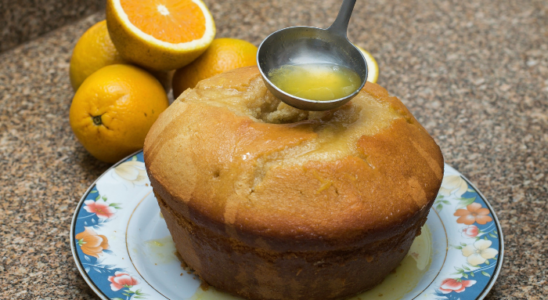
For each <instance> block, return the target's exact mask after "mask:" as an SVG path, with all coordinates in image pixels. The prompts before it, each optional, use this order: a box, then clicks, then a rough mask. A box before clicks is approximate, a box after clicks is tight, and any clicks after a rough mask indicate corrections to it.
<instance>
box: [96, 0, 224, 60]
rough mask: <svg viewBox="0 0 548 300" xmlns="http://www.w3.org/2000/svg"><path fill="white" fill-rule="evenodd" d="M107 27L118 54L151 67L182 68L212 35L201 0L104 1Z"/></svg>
mask: <svg viewBox="0 0 548 300" xmlns="http://www.w3.org/2000/svg"><path fill="white" fill-rule="evenodd" d="M106 16H107V27H108V31H109V34H110V37H111V39H112V42H113V43H114V45H115V46H116V49H117V50H118V52H120V55H121V56H122V57H123V58H124V59H126V60H128V61H130V62H133V63H135V64H138V65H141V66H144V67H147V68H150V69H154V70H173V69H177V68H181V67H183V66H185V65H187V64H188V63H190V62H192V61H193V60H194V59H196V58H197V57H198V56H200V54H202V53H203V52H204V51H205V50H206V49H207V47H208V46H209V45H210V44H211V42H212V41H213V39H214V38H215V22H214V21H213V17H212V16H211V13H210V12H209V10H208V9H207V6H206V5H205V4H204V3H203V2H202V1H200V0H139V1H133V0H107V7H106Z"/></svg>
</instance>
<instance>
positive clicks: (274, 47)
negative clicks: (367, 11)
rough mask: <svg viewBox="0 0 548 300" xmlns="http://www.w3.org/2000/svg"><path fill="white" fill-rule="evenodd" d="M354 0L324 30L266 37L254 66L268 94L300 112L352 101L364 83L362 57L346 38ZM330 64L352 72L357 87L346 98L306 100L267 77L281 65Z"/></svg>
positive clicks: (296, 30)
mask: <svg viewBox="0 0 548 300" xmlns="http://www.w3.org/2000/svg"><path fill="white" fill-rule="evenodd" d="M354 3H355V0H345V1H344V3H343V5H342V7H341V11H340V12H339V15H338V16H337V19H336V20H335V22H334V23H333V25H331V27H329V28H328V29H321V28H317V27H301V26H299V27H288V28H284V29H281V30H278V31H276V32H274V33H272V34H270V35H269V36H268V37H267V38H266V39H264V41H263V42H262V43H261V45H260V46H259V49H258V51H257V65H258V67H259V70H260V72H261V75H262V76H263V79H264V81H265V84H266V86H267V88H268V89H269V90H270V92H271V93H272V94H273V95H274V96H276V97H278V98H279V99H280V100H282V101H283V102H285V103H287V104H288V105H291V106H293V107H296V108H299V109H303V110H330V109H334V108H337V107H339V106H341V105H343V104H345V103H347V102H348V101H350V99H352V98H353V97H354V96H356V94H358V92H359V91H360V90H361V89H362V88H363V86H364V85H365V82H366V81H367V63H366V61H365V58H364V57H363V54H362V53H361V51H360V50H358V48H356V47H355V46H354V45H353V44H352V43H350V41H348V38H347V37H346V30H347V27H348V21H349V20H350V15H351V13H352V9H353V7H354ZM303 64H333V65H339V66H343V67H346V68H349V69H350V70H353V71H354V72H356V73H357V74H358V76H359V78H360V80H361V85H360V87H359V88H358V89H357V90H355V91H354V92H353V93H351V94H350V95H348V96H345V97H342V98H338V99H333V100H329V101H317V100H310V99H305V98H301V97H297V96H295V95H292V94H289V93H287V92H285V91H283V90H281V89H280V88H278V87H277V86H276V85H275V84H273V83H272V81H271V80H270V78H269V73H270V72H271V71H273V70H275V69H278V68H280V67H282V66H284V65H303Z"/></svg>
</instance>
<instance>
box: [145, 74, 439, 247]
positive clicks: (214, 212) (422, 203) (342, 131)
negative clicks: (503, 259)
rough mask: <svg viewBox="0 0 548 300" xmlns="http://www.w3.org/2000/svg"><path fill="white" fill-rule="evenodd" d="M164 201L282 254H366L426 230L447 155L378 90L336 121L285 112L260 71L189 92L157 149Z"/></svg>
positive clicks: (155, 139) (153, 138) (149, 162)
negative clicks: (411, 232)
mask: <svg viewBox="0 0 548 300" xmlns="http://www.w3.org/2000/svg"><path fill="white" fill-rule="evenodd" d="M144 156H145V164H146V167H147V172H148V175H149V178H150V180H151V183H152V186H153V188H154V192H155V193H156V194H157V196H158V197H160V198H161V199H162V200H163V201H164V202H165V204H166V205H167V206H168V207H170V208H171V209H172V210H173V211H175V212H177V214H178V215H180V216H181V217H182V218H185V219H186V220H188V221H189V222H191V223H192V224H195V225H197V226H200V227H204V228H207V229H208V230H210V231H211V232H213V233H215V234H217V235H220V236H222V237H225V238H228V239H236V240H238V241H239V242H242V243H243V244H245V245H248V246H251V247H259V248H262V249H268V250H275V251H310V250H312V251H328V250H337V249H351V248H356V247H362V246H364V245H368V244H371V243H374V242H378V241H382V240H386V239H390V238H392V237H396V236H399V235H402V234H403V233H404V232H406V230H408V229H409V228H411V227H413V228H414V227H416V226H417V224H419V225H422V223H424V221H425V218H426V215H427V212H428V210H429V209H430V207H431V205H432V203H433V201H434V199H435V196H436V194H437V191H438V189H439V186H440V184H441V180H442V176H443V157H442V154H441V151H440V149H439V147H438V146H437V145H436V143H435V142H434V140H433V139H432V138H431V137H430V135H429V134H428V133H427V132H426V130H425V129H424V128H423V127H422V126H421V125H420V124H419V123H418V122H417V120H416V119H415V118H414V117H413V115H412V114H411V113H410V112H409V111H408V110H407V108H406V107H405V106H404V105H403V104H402V103H401V102H400V101H399V100H398V99H397V98H396V97H391V96H390V95H389V94H388V92H387V91H386V90H385V89H384V88H382V87H380V86H379V85H376V84H373V83H369V82H368V83H367V84H366V85H365V87H364V89H363V90H362V91H361V92H360V93H359V94H358V96H356V97H355V98H354V99H353V100H352V101H350V102H349V103H348V104H346V105H344V106H343V107H340V108H338V109H336V110H334V111H330V112H306V111H300V110H297V109H294V108H292V107H289V106H287V105H285V104H284V103H280V102H279V100H278V99H276V98H274V97H273V96H272V95H271V94H270V92H268V91H267V89H266V87H265V86H264V83H263V81H262V78H261V77H260V74H259V72H258V69H257V68H256V67H247V68H241V69H237V70H234V71H231V72H227V73H223V74H221V75H218V76H215V77H213V78H210V79H207V80H204V81H202V82H200V83H199V84H198V85H197V87H196V88H195V89H189V90H187V91H185V92H184V93H183V94H182V95H181V96H180V97H179V98H178V99H177V100H175V102H174V103H173V104H172V105H171V106H170V107H169V108H168V109H167V110H166V111H165V112H163V113H162V115H161V116H160V117H159V118H158V120H157V121H156V123H155V124H154V125H153V127H152V128H151V130H150V132H149V134H148V135H147V137H146V140H145V146H144Z"/></svg>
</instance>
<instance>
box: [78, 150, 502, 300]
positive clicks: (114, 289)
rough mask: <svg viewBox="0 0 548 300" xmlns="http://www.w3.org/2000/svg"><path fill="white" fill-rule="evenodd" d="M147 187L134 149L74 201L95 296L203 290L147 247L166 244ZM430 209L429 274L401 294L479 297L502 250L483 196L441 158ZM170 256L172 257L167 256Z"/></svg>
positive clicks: (85, 272) (188, 295) (83, 262)
mask: <svg viewBox="0 0 548 300" xmlns="http://www.w3.org/2000/svg"><path fill="white" fill-rule="evenodd" d="M151 192H152V188H151V187H150V182H149V180H148V177H147V175H146V169H145V166H144V162H143V153H142V152H137V153H136V154H134V155H131V156H130V157H128V158H126V159H124V160H122V161H121V162H119V163H117V164H116V165H114V166H113V167H112V168H110V169H109V170H107V171H106V172H105V173H104V174H103V175H101V176H100V177H99V178H98V179H97V181H96V182H95V183H94V184H93V185H92V186H91V187H90V188H89V189H88V191H87V192H86V193H85V194H84V196H83V197H82V199H81V201H80V203H79V205H78V206H77V208H76V211H75V214H74V217H73V222H72V227H71V246H72V252H73V256H74V259H75V261H76V265H77V267H78V269H79V270H80V273H81V274H82V276H83V277H84V279H85V280H86V282H87V283H88V284H89V285H90V287H91V288H92V289H93V290H94V291H95V292H96V293H97V295H99V296H100V297H101V298H102V299H115V300H120V299H124V300H130V299H195V297H196V296H197V295H199V294H200V293H203V291H200V290H198V286H199V285H200V282H199V280H198V279H196V278H193V277H192V276H188V275H186V276H183V272H185V271H183V270H182V268H181V267H180V262H179V261H178V260H176V258H175V256H174V255H173V253H172V252H173V250H174V248H172V250H171V248H169V249H167V252H166V251H164V253H160V254H161V256H162V257H163V258H162V259H160V258H159V257H160V256H159V254H157V255H156V256H155V254H154V253H152V252H150V248H147V246H146V245H154V244H155V243H156V244H161V243H164V242H166V241H167V242H171V243H172V241H171V239H170V237H169V231H167V227H166V226H165V222H164V221H163V219H161V217H160V214H159V208H158V207H157V203H156V201H155V199H154V196H153V194H152V193H151ZM434 210H435V211H434ZM432 215H437V216H436V218H439V221H437V222H440V223H441V224H442V226H440V227H443V230H441V229H440V230H441V231H439V232H441V233H440V234H441V236H443V238H441V239H439V240H438V241H436V240H434V241H433V244H434V245H438V248H437V249H438V250H441V251H439V252H440V253H438V254H437V255H435V256H434V258H433V259H435V260H436V261H435V262H434V261H432V263H431V264H430V268H431V270H429V272H428V273H427V274H428V275H425V276H427V277H428V278H426V277H425V278H423V280H421V283H419V285H418V286H417V287H416V288H415V289H414V290H413V291H411V292H409V293H408V295H406V296H405V297H404V298H403V299H415V298H416V299H455V300H456V299H483V297H485V295H486V294H487V292H488V291H489V290H490V289H491V287H492V285H493V284H494V282H495V280H496V277H497V276H498V273H499V272H500V268H501V265H502V257H503V239H502V232H501V229H500V225H499V223H498V220H497V218H496V216H495V214H494V212H493V210H492V208H491V207H490V205H489V203H488V202H487V201H486V200H485V199H484V197H483V196H482V195H481V194H480V193H479V192H478V191H477V189H476V188H475V187H473V186H472V185H471V184H470V183H469V182H468V181H467V180H466V179H465V178H464V177H463V176H462V175H460V174H459V173H458V172H457V171H456V170H454V169H453V168H451V167H450V166H448V165H446V166H445V173H444V179H443V182H442V185H441V188H440V191H439V194H438V196H437V198H436V200H435V202H434V205H433V208H432V212H431V216H432ZM438 237H439V235H438ZM147 238H148V239H149V240H146V239H147ZM433 238H434V239H435V238H436V237H434V236H433ZM156 239H157V240H156ZM160 242H161V243H160ZM439 245H447V247H440V246H439ZM170 247H173V245H171V246H170ZM442 248H447V249H442ZM164 250H165V249H164ZM151 253H152V254H151ZM170 256H171V257H173V259H172V260H169V259H166V257H170ZM434 266H435V267H434ZM434 268H435V270H434ZM179 273H180V274H179ZM184 274H186V272H185V273H184ZM169 289H172V290H169ZM214 292H215V295H217V296H215V297H214V298H215V299H216V298H217V297H221V296H219V295H221V294H222V293H220V292H217V291H214ZM174 295H176V296H174ZM419 296H420V297H419ZM221 298H222V299H229V298H230V299H235V298H233V297H229V296H226V297H225V296H222V297H221ZM221 298H219V299H221Z"/></svg>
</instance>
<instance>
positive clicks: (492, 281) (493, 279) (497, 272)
mask: <svg viewBox="0 0 548 300" xmlns="http://www.w3.org/2000/svg"><path fill="white" fill-rule="evenodd" d="M141 152H143V150H142V149H141V150H138V151H135V152H133V153H131V154H130V155H128V156H126V157H124V158H122V159H121V160H119V161H118V162H116V163H115V164H113V165H112V166H110V167H109V168H108V169H106V170H105V171H104V172H103V173H102V174H101V175H99V177H97V179H95V180H94V181H93V183H91V184H90V185H89V187H88V188H87V189H86V191H85V192H84V193H83V194H82V197H81V198H80V201H79V202H78V204H77V205H76V208H75V209H74V213H73V215H72V221H71V224H70V236H69V238H70V249H71V252H72V258H73V259H74V263H75V265H76V268H77V269H78V271H79V272H80V275H81V276H82V278H83V279H84V281H85V282H86V283H87V284H88V286H89V287H90V288H91V289H92V290H93V291H94V292H95V294H96V295H97V296H99V297H100V298H101V299H102V300H109V298H108V297H107V296H106V295H105V294H104V293H103V291H102V290H101V289H99V288H98V287H97V286H96V285H95V283H94V282H93V280H91V278H90V277H89V276H88V274H87V273H86V272H85V271H84V268H83V266H82V262H81V261H80V259H79V257H78V254H77V251H76V239H75V238H74V230H75V227H76V220H77V217H78V215H79V211H80V209H81V207H82V205H83V204H84V201H85V200H86V197H87V195H88V194H89V193H90V191H91V190H92V189H93V188H94V187H95V186H96V184H97V182H98V181H99V180H100V179H101V178H103V176H105V175H106V174H107V173H108V172H109V171H110V170H111V169H114V168H116V167H117V166H119V165H120V164H122V163H124V162H125V161H127V160H128V159H129V158H131V157H133V156H135V155H138V154H139V153H141ZM444 166H448V167H450V168H451V169H453V170H454V171H456V172H457V173H458V174H459V176H460V177H461V178H462V179H464V180H465V181H466V183H468V184H469V185H470V186H471V187H472V188H473V189H474V191H475V192H476V193H477V194H478V195H479V196H480V197H481V199H482V200H483V202H485V204H486V205H487V207H488V208H489V211H490V212H491V214H492V215H493V219H494V221H495V222H494V223H495V225H496V227H497V231H498V233H499V257H498V259H497V265H496V266H495V270H494V271H493V275H492V276H491V278H490V279H489V281H488V282H487V284H486V285H485V287H484V288H483V290H482V292H481V293H480V294H479V295H478V296H477V297H476V299H474V300H483V299H484V298H485V297H486V296H487V295H488V294H489V292H490V291H491V289H492V288H493V286H494V285H495V283H496V281H497V279H498V277H499V275H500V272H501V270H502V265H503V263H504V234H503V231H502V227H501V225H500V222H499V219H498V217H497V214H496V212H495V210H494V209H493V206H492V205H491V203H489V201H488V200H487V199H486V197H485V196H484V195H483V193H482V192H481V191H480V190H479V189H478V188H477V187H476V186H475V185H474V184H473V183H472V182H470V180H469V179H468V178H466V176H464V175H463V174H462V173H461V172H460V171H458V170H457V169H455V168H453V167H452V166H451V165H449V164H447V163H445V162H444ZM431 209H434V208H433V207H432V208H431ZM434 210H435V209H434ZM436 212H437V211H436ZM147 284H148V282H147ZM149 285H150V284H149ZM164 297H165V296H164Z"/></svg>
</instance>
